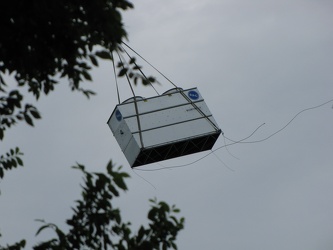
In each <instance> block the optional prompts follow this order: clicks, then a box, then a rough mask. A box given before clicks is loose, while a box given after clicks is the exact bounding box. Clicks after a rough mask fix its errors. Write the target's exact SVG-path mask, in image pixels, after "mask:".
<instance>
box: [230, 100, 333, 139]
mask: <svg viewBox="0 0 333 250" xmlns="http://www.w3.org/2000/svg"><path fill="white" fill-rule="evenodd" d="M330 102H333V99H331V100H329V101H327V102H324V103H322V104H319V105H317V106H314V107H310V108H306V109H303V110H301V111H300V112H298V113H297V114H296V115H294V117H293V118H292V119H291V120H290V121H289V122H287V124H286V125H284V126H283V127H282V128H280V129H279V130H277V131H276V132H274V133H273V134H271V135H269V136H267V137H265V138H263V139H260V140H256V141H242V142H237V143H258V142H263V141H266V140H268V139H270V138H271V137H273V136H274V135H276V134H278V133H280V132H281V131H282V130H284V129H285V128H286V127H288V126H289V124H290V123H292V122H293V121H294V120H295V119H296V117H297V116H299V115H300V114H302V113H303V112H306V111H309V110H312V109H317V108H320V107H322V106H324V105H326V104H328V103H330ZM225 138H226V139H228V140H229V141H232V142H235V141H234V140H231V139H229V138H228V137H225Z"/></svg>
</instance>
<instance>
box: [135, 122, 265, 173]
mask: <svg viewBox="0 0 333 250" xmlns="http://www.w3.org/2000/svg"><path fill="white" fill-rule="evenodd" d="M264 124H265V123H263V124H261V125H260V126H258V127H257V128H256V129H255V130H254V131H253V132H252V133H251V134H250V135H249V136H247V137H245V138H243V139H241V140H239V141H238V142H241V141H244V140H247V139H249V138H250V137H251V136H253V135H254V134H255V133H256V132H257V131H258V129H260V128H261V127H262V126H263V125H264ZM238 142H232V143H229V144H226V145H223V146H221V147H218V148H217V149H214V150H211V151H210V152H209V153H207V154H206V155H204V156H202V157H200V158H199V159H197V160H195V161H192V162H190V163H186V164H182V165H175V166H168V167H161V168H156V169H140V168H136V170H140V171H147V172H149V171H157V170H165V169H173V168H182V167H187V166H190V165H192V164H194V163H197V162H199V161H201V160H203V159H204V158H206V157H208V156H209V155H211V154H213V153H214V152H216V151H217V150H219V149H221V148H224V147H227V146H231V145H234V144H237V143H238Z"/></svg>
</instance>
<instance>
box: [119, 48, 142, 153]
mask: <svg viewBox="0 0 333 250" xmlns="http://www.w3.org/2000/svg"><path fill="white" fill-rule="evenodd" d="M117 54H118V57H119V61H120V62H121V64H122V67H123V69H125V67H124V64H123V61H122V59H121V56H120V54H119V52H118V51H117ZM125 75H126V79H127V82H128V85H129V86H130V88H131V91H132V94H133V98H134V107H135V113H136V120H137V123H138V129H139V137H140V143H141V147H142V148H144V144H143V138H142V130H141V123H140V117H139V108H138V103H137V100H136V97H135V93H134V89H133V87H132V84H131V81H130V79H129V77H128V74H127V72H126V73H125Z"/></svg>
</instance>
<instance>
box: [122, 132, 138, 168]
mask: <svg viewBox="0 0 333 250" xmlns="http://www.w3.org/2000/svg"><path fill="white" fill-rule="evenodd" d="M138 142H139V141H136V140H135V138H134V136H132V137H131V140H130V141H129V143H128V144H127V146H126V148H125V150H124V151H123V152H124V155H125V157H126V159H127V161H128V163H129V164H130V165H131V166H132V165H133V163H134V162H135V160H136V158H137V157H138V155H139V153H140V146H139V144H138Z"/></svg>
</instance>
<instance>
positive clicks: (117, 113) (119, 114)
mask: <svg viewBox="0 0 333 250" xmlns="http://www.w3.org/2000/svg"><path fill="white" fill-rule="evenodd" d="M122 117H123V116H122V115H121V113H120V111H119V110H118V109H117V110H116V118H117V120H118V121H121V118H122Z"/></svg>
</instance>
